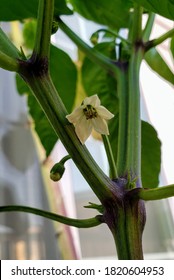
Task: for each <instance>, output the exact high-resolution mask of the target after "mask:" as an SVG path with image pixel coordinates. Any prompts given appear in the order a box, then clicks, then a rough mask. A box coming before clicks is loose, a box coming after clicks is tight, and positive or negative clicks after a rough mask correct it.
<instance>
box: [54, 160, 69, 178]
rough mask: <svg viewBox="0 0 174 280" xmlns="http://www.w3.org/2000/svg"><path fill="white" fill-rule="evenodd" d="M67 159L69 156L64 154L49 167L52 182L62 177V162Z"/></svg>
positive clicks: (63, 168)
mask: <svg viewBox="0 0 174 280" xmlns="http://www.w3.org/2000/svg"><path fill="white" fill-rule="evenodd" d="M68 159H70V156H65V157H64V158H62V159H61V160H60V161H59V162H57V163H56V164H55V165H54V166H53V167H52V168H51V171H50V179H51V180H53V181H54V182H57V181H59V180H60V179H61V178H62V176H63V174H64V172H65V167H64V164H65V162H66V161H67V160H68Z"/></svg>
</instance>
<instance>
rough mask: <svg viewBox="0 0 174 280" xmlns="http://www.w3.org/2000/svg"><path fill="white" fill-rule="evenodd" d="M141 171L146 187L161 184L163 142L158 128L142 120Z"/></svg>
mask: <svg viewBox="0 0 174 280" xmlns="http://www.w3.org/2000/svg"><path fill="white" fill-rule="evenodd" d="M141 145H142V152H141V154H142V159H141V164H142V165H141V173H142V183H143V187H144V188H155V187H157V186H158V184H159V172H160V166H161V142H160V140H159V139H158V135H157V132H156V130H155V129H154V128H153V127H152V126H151V125H150V124H149V123H147V122H144V121H142V140H141Z"/></svg>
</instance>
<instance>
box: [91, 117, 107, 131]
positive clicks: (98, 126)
mask: <svg viewBox="0 0 174 280" xmlns="http://www.w3.org/2000/svg"><path fill="white" fill-rule="evenodd" d="M91 121H92V124H93V127H94V129H95V130H96V131H97V132H99V133H100V134H105V135H109V130H108V125H107V122H106V121H105V120H104V119H102V118H101V117H100V116H98V117H97V118H95V119H92V120H91Z"/></svg>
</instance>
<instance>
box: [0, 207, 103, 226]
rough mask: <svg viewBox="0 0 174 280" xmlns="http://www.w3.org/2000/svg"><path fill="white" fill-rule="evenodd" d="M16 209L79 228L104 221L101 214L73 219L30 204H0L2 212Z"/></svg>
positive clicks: (96, 224)
mask: <svg viewBox="0 0 174 280" xmlns="http://www.w3.org/2000/svg"><path fill="white" fill-rule="evenodd" d="M15 211H18V212H27V213H31V214H35V215H38V216H41V217H44V218H48V219H50V220H54V221H56V222H60V223H63V224H65V225H69V226H73V227H77V228H90V227H95V226H98V225H100V224H101V223H102V216H101V215H98V216H96V217H94V218H90V219H73V218H68V217H64V216H61V215H57V214H54V213H50V212H48V211H44V210H41V209H37V208H33V207H28V206H22V205H7V206H0V212H15Z"/></svg>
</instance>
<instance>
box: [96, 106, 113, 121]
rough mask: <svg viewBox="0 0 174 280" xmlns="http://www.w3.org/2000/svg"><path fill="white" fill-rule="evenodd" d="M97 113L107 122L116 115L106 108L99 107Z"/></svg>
mask: <svg viewBox="0 0 174 280" xmlns="http://www.w3.org/2000/svg"><path fill="white" fill-rule="evenodd" d="M96 111H97V113H98V115H99V116H100V117H101V118H103V119H105V120H110V119H112V118H113V117H114V115H113V114H112V113H111V112H110V111H109V110H107V109H106V108H105V107H104V106H99V107H98V108H96Z"/></svg>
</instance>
